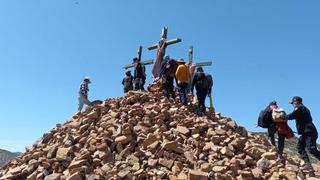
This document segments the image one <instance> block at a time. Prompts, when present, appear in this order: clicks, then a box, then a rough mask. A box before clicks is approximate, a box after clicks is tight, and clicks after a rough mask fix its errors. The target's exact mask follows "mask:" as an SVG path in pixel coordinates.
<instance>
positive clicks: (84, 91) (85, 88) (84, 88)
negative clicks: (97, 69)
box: [78, 77, 91, 113]
mask: <svg viewBox="0 0 320 180" xmlns="http://www.w3.org/2000/svg"><path fill="white" fill-rule="evenodd" d="M90 83H91V79H90V78H89V77H85V78H84V79H83V82H82V84H81V85H80V89H79V97H78V100H79V105H78V113H81V111H82V108H83V106H84V105H85V104H86V105H88V106H90V104H91V102H90V101H89V100H88V93H89V84H90Z"/></svg>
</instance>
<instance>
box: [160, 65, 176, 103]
mask: <svg viewBox="0 0 320 180" xmlns="http://www.w3.org/2000/svg"><path fill="white" fill-rule="evenodd" d="M177 66H178V64H177V62H176V61H175V60H174V59H170V60H169V61H167V63H166V65H164V67H163V70H161V72H160V75H161V84H162V91H163V93H164V95H165V96H166V97H167V98H170V96H171V97H172V98H173V99H175V98H176V94H175V92H174V85H173V84H174V78H175V72H176V70H177Z"/></svg>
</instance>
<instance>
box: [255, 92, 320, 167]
mask: <svg viewBox="0 0 320 180" xmlns="http://www.w3.org/2000/svg"><path fill="white" fill-rule="evenodd" d="M290 104H292V106H293V108H294V110H293V112H292V113H290V114H286V113H285V112H284V110H283V109H281V108H279V107H278V105H277V102H276V101H272V102H271V103H270V104H269V105H268V106H267V107H266V108H265V109H264V110H263V111H262V112H261V113H260V116H259V119H258V126H260V127H263V128H267V129H268V138H269V141H270V143H271V144H272V145H273V146H275V147H276V143H275V133H277V134H278V144H277V150H278V159H280V160H283V150H284V147H285V138H288V139H289V138H292V137H294V134H293V131H292V130H291V129H290V127H289V126H288V124H287V120H295V121H296V128H297V133H298V135H300V137H299V139H298V144H297V149H298V153H299V155H300V157H301V158H302V159H303V160H304V162H305V166H304V167H303V169H312V166H311V163H310V159H309V157H308V154H307V152H306V148H307V149H308V151H309V153H310V154H312V155H313V156H314V157H316V158H317V159H318V160H320V151H319V150H318V149H317V138H318V132H317V129H316V127H315V125H314V124H313V122H312V116H311V113H310V110H309V109H308V108H307V107H306V106H305V105H304V104H303V100H302V98H301V97H299V96H295V97H293V98H292V100H291V102H290Z"/></svg>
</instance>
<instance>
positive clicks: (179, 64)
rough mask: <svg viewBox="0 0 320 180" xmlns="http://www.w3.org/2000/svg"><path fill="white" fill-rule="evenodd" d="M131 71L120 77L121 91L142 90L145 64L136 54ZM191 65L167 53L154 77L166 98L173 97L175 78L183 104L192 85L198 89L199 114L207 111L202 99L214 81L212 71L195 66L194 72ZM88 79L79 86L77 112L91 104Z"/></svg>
mask: <svg viewBox="0 0 320 180" xmlns="http://www.w3.org/2000/svg"><path fill="white" fill-rule="evenodd" d="M133 65H134V73H133V75H132V74H131V71H127V72H126V73H125V77H124V78H123V80H122V84H123V87H124V93H127V92H128V91H132V90H134V91H143V90H144V84H145V82H146V73H145V66H144V64H142V63H141V62H140V61H139V59H138V58H134V59H133ZM191 65H192V64H188V65H186V63H185V61H184V60H183V59H179V60H174V59H171V58H170V57H169V56H166V57H165V58H164V60H163V62H162V63H161V68H160V70H159V73H158V77H157V78H155V79H154V80H155V81H160V82H161V87H162V91H163V94H164V95H165V96H166V97H167V98H173V99H175V98H176V93H175V86H174V82H176V86H177V87H178V90H179V99H180V102H181V103H182V104H183V105H187V104H188V98H187V94H188V93H191V94H192V96H194V88H195V89H196V91H197V93H196V95H197V100H198V107H199V115H204V113H205V111H206V105H205V99H206V97H207V96H209V97H210V96H211V89H212V85H213V81H212V77H211V75H209V74H207V73H204V71H203V68H202V67H198V68H197V71H196V73H193V71H192V70H191V69H192V68H191ZM90 83H91V80H90V78H89V77H85V78H84V80H83V82H82V84H81V85H80V90H79V105H78V112H79V113H81V110H82V108H83V106H84V105H90V104H91V102H90V101H89V99H88V92H89V87H88V85H89V84H90Z"/></svg>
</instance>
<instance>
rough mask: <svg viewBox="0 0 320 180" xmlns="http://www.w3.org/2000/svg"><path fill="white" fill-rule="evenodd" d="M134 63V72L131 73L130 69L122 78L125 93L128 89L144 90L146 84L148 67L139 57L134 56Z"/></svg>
mask: <svg viewBox="0 0 320 180" xmlns="http://www.w3.org/2000/svg"><path fill="white" fill-rule="evenodd" d="M133 65H134V73H133V75H132V74H131V71H130V70H128V71H127V72H126V74H125V77H124V78H123V80H122V85H123V87H124V93H127V92H128V91H132V90H135V91H138V90H141V91H143V90H144V84H145V83H146V78H147V76H146V68H145V66H144V65H143V64H142V63H140V61H139V59H138V58H136V57H135V58H133Z"/></svg>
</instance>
